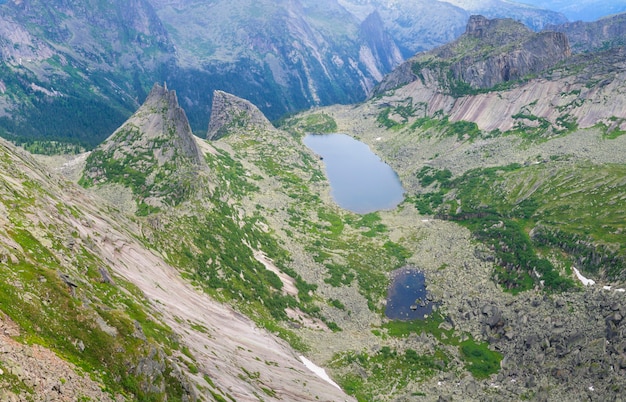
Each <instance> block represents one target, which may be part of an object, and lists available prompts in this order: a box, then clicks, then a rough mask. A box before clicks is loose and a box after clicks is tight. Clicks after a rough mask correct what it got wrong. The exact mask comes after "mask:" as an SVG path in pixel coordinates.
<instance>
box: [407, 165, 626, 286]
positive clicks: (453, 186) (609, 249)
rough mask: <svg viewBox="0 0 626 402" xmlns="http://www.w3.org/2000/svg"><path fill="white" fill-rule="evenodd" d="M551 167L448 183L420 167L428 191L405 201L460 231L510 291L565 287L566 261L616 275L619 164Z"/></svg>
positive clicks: (507, 169)
mask: <svg viewBox="0 0 626 402" xmlns="http://www.w3.org/2000/svg"><path fill="white" fill-rule="evenodd" d="M552 163H555V164H557V165H556V166H555V167H550V166H545V164H536V165H530V166H526V167H523V166H521V165H509V166H504V167H495V168H486V169H475V170H470V171H468V172H466V173H465V174H463V175H462V176H460V177H457V178H454V179H451V178H450V175H449V173H448V172H445V171H436V170H434V169H432V168H428V167H425V168H423V169H422V170H420V172H418V173H417V177H418V178H419V179H420V182H421V184H422V185H426V186H432V190H431V191H430V192H425V193H423V194H418V195H416V196H415V197H413V198H412V201H413V202H414V203H415V206H416V207H417V208H418V210H419V211H420V212H421V213H428V214H436V215H437V216H440V217H442V218H445V219H450V220H455V221H458V222H459V223H461V224H463V225H465V226H467V227H468V228H469V229H470V230H471V231H472V233H473V234H474V236H475V237H476V238H477V239H478V240H480V241H481V242H482V243H483V244H485V245H486V246H487V247H488V248H489V249H490V250H491V253H492V254H493V256H494V257H495V260H496V263H497V265H498V268H497V269H496V271H495V272H494V279H495V280H496V281H497V282H498V283H500V284H501V285H502V286H503V287H504V288H505V289H507V290H509V291H511V292H513V293H517V292H520V291H524V290H527V289H531V288H533V287H535V286H538V285H539V283H540V282H541V283H542V286H543V287H544V288H545V289H546V290H548V291H564V290H569V289H572V288H573V287H574V282H573V280H572V279H571V277H568V276H564V272H568V270H569V267H570V266H571V264H572V263H575V264H576V265H577V266H579V267H580V268H582V269H583V270H584V271H586V272H588V273H593V274H599V275H606V276H607V277H609V278H618V277H621V275H622V274H623V273H622V272H620V271H621V269H620V266H624V260H625V259H624V258H625V257H624V256H625V254H626V250H624V246H623V241H622V240H620V239H619V237H620V236H619V235H618V233H620V230H621V229H619V228H620V227H623V224H620V223H618V222H620V220H621V219H624V212H623V208H622V207H623V206H624V205H623V201H621V200H620V196H619V195H618V193H619V191H618V190H617V188H618V187H619V185H617V182H618V181H619V179H618V178H619V177H620V175H621V174H624V173H623V167H621V166H611V165H605V166H592V165H585V164H583V165H575V166H570V165H566V166H563V167H560V165H559V162H558V161H554V162H552ZM555 168H556V169H557V170H556V173H554V170H552V169H555ZM549 172H552V173H549ZM575 177H576V179H574V178H575ZM599 183H603V184H602V186H600V185H599ZM591 189H593V191H591ZM565 194H566V195H567V196H564V195H565ZM546 199H550V200H551V202H550V203H545V202H544V200H546ZM622 222H624V221H622ZM539 223H541V224H540V225H539ZM533 228H535V230H534V231H533V235H532V236H530V232H531V229H533ZM616 247H617V249H616ZM562 255H567V256H571V257H570V258H569V259H566V260H562V258H561V257H559V256H562ZM557 261H561V262H559V263H558V264H557ZM555 264H557V265H555Z"/></svg>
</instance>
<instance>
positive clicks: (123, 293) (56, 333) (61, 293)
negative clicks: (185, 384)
mask: <svg viewBox="0 0 626 402" xmlns="http://www.w3.org/2000/svg"><path fill="white" fill-rule="evenodd" d="M8 234H9V235H10V237H11V238H12V239H13V241H15V243H16V244H18V245H19V247H21V249H23V250H24V253H23V254H21V253H20V254H18V255H17V258H18V260H17V261H15V262H11V261H9V262H8V264H7V265H5V268H6V269H3V270H2V271H1V272H0V306H2V311H3V312H4V313H6V314H7V315H8V316H9V317H11V318H12V319H13V320H14V321H15V322H16V323H17V324H18V325H19V326H20V330H21V337H20V338H21V340H22V341H24V342H27V343H36V344H40V345H43V346H45V347H47V348H50V349H52V350H53V351H55V352H56V353H58V354H59V355H60V356H61V357H63V358H64V359H67V360H68V361H70V362H72V363H74V364H76V365H77V366H78V367H80V368H81V369H83V370H85V371H86V372H89V373H101V374H100V375H99V376H98V378H99V380H100V381H103V382H104V384H105V386H106V388H107V390H108V391H109V392H112V393H121V394H124V395H128V396H131V395H132V396H133V397H134V398H137V399H142V400H160V399H161V398H162V397H163V395H165V394H167V395H168V396H171V397H173V398H176V397H177V396H178V397H179V398H180V397H181V396H182V392H183V390H182V386H181V385H180V384H179V383H178V382H177V380H175V379H174V378H173V377H171V376H170V375H169V373H170V372H171V371H172V370H173V369H172V367H171V364H170V363H168V362H167V359H165V352H167V351H168V350H172V349H177V348H178V344H177V342H176V341H175V340H174V339H175V338H174V336H173V333H172V331H171V329H169V328H168V327H166V326H164V325H162V324H160V323H158V321H157V320H155V319H154V317H152V316H150V315H148V314H147V313H146V310H147V307H146V306H144V305H143V304H141V303H144V302H145V301H143V299H141V298H136V296H135V295H139V294H140V292H139V291H138V290H137V289H136V288H134V287H133V286H132V285H131V284H130V283H127V282H125V281H124V280H123V279H121V278H116V286H113V285H110V284H107V283H104V282H102V280H101V274H100V272H99V269H100V267H101V266H103V262H102V261H100V260H98V259H97V258H96V257H95V256H94V255H93V254H91V253H90V252H89V251H88V250H87V249H85V248H83V247H81V249H80V250H75V251H73V252H72V253H69V252H68V251H69V250H65V252H66V253H67V255H70V254H71V255H72V258H73V260H74V263H75V264H76V265H80V266H82V267H84V269H85V270H86V275H87V277H86V281H83V280H81V281H77V282H76V283H75V282H71V283H72V284H71V285H70V284H69V283H70V282H66V279H64V278H68V277H71V274H70V275H66V274H65V273H63V271H64V270H65V268H64V266H63V265H62V264H61V262H60V261H58V260H57V259H56V258H55V257H54V254H53V252H52V251H51V249H49V248H48V246H44V245H43V244H42V243H41V242H40V241H39V240H38V239H37V238H36V237H35V236H33V235H32V234H31V232H30V231H29V230H28V229H26V228H19V227H17V228H16V229H15V230H13V231H9V232H8ZM52 240H53V243H52V247H54V249H55V251H56V250H59V249H63V246H62V245H61V243H60V242H57V241H56V238H54V237H52ZM69 281H74V279H69ZM18 284H19V285H18ZM82 300H91V301H95V300H98V303H94V304H86V303H84V302H83V301H82ZM98 320H103V322H106V325H107V326H108V327H109V328H112V330H113V331H115V332H114V333H111V329H109V330H106V331H105V329H104V328H103V327H102V326H101V325H100V324H98V323H97V322H98ZM138 328H139V329H138ZM138 330H139V331H142V334H143V335H144V336H145V337H144V338H143V340H142V337H138V336H135V335H136V333H137V331H138ZM151 351H153V352H154V351H156V353H153V354H152V355H151V356H153V357H152V359H154V360H155V361H157V362H160V364H161V363H162V364H163V367H164V371H163V372H162V373H161V374H156V373H155V375H154V376H153V377H151V378H150V379H148V378H146V377H144V375H143V374H141V373H140V372H138V371H137V372H136V371H134V369H133V368H134V367H136V366H137V365H138V364H139V360H140V359H143V358H145V356H148V355H149V354H150V353H151ZM155 383H162V384H163V385H164V394H160V393H156V394H155V393H154V391H150V389H152V388H151V386H148V384H150V385H152V384H155Z"/></svg>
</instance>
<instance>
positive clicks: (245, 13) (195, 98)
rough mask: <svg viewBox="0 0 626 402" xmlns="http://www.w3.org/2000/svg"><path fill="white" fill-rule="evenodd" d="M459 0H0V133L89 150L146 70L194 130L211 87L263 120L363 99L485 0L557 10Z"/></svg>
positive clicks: (546, 16) (530, 13) (202, 123)
mask: <svg viewBox="0 0 626 402" xmlns="http://www.w3.org/2000/svg"><path fill="white" fill-rule="evenodd" d="M464 4H465V3H463V4H460V6H461V7H465V8H459V7H457V6H454V5H451V4H449V3H447V2H439V1H436V2H431V3H428V4H426V3H423V2H416V1H406V2H400V3H398V2H381V1H371V2H369V1H368V2H354V1H341V2H339V1H337V0H324V1H323V2H319V1H310V0H298V1H278V2H276V1H256V2H254V5H253V6H252V5H251V3H250V2H249V1H244V0H235V1H232V0H231V1H223V0H220V1H212V2H209V1H196V0H185V1H169V0H138V1H133V2H130V3H129V2H121V1H114V2H108V3H106V4H105V3H102V2H97V1H91V2H87V3H81V4H78V3H75V2H67V1H62V0H54V1H48V2H41V1H38V0H23V1H6V2H3V3H2V4H0V18H1V19H2V21H1V24H0V26H1V28H0V38H1V40H0V43H1V44H0V50H1V52H2V63H1V64H0V111H1V112H0V135H2V136H3V137H5V138H9V139H11V140H13V141H17V142H18V143H22V144H27V146H28V147H29V149H31V150H33V151H36V152H39V153H42V152H43V153H60V152H64V151H70V150H72V151H80V150H81V149H92V148H93V147H95V146H96V145H98V144H100V143H101V142H102V141H103V140H104V139H105V138H106V137H107V136H108V135H109V134H110V133H111V132H112V131H113V130H114V129H115V128H117V127H119V126H120V125H121V124H122V123H123V122H124V121H125V119H126V118H128V117H129V116H130V115H131V114H132V113H133V112H134V111H135V110H136V108H137V107H138V106H139V105H140V104H141V103H142V102H143V100H144V99H145V97H146V96H147V94H148V92H149V91H150V89H151V86H152V84H153V83H154V82H168V83H169V84H170V86H172V87H175V88H177V91H178V94H179V97H180V100H181V103H182V105H183V106H184V107H185V109H186V111H187V116H188V118H189V121H190V125H191V127H192V128H193V129H194V130H195V131H196V132H198V133H202V132H203V131H204V130H205V129H206V127H207V124H208V119H209V116H210V111H211V105H212V98H211V97H212V94H213V92H214V91H215V90H222V91H226V92H228V93H233V94H235V95H237V96H240V97H243V98H246V99H248V100H250V101H251V102H253V103H254V104H256V105H257V106H258V107H259V109H260V110H261V111H262V112H263V113H264V114H266V115H267V116H268V118H269V119H271V120H275V119H277V118H279V117H281V116H283V115H284V114H286V113H292V112H295V111H297V110H303V109H307V108H310V107H313V106H320V105H328V104H333V103H342V104H346V103H352V102H359V101H362V100H364V99H365V98H366V97H367V95H368V94H369V93H370V91H371V90H372V88H373V87H374V86H375V85H376V84H377V83H378V82H379V81H380V80H381V79H382V77H383V76H384V75H385V74H387V73H389V72H390V71H391V70H392V69H393V68H394V67H395V66H397V65H398V64H400V63H401V62H402V61H403V59H404V58H407V57H410V56H412V55H413V54H414V53H415V52H416V51H421V50H427V49H431V48H433V47H435V46H439V45H442V44H444V43H447V42H449V41H451V40H453V39H455V38H456V37H457V36H458V35H460V34H461V33H462V32H463V28H464V26H465V23H466V21H467V18H468V16H469V15H470V13H475V12H477V11H481V10H485V8H487V9H488V10H485V12H489V10H498V12H501V13H502V15H506V16H508V17H512V18H518V19H520V20H522V21H524V22H525V23H528V24H530V25H531V26H532V27H533V29H540V28H541V27H543V26H544V25H545V24H547V23H550V24H557V23H561V22H564V21H563V20H562V19H561V18H560V16H558V15H556V14H554V13H552V12H548V11H545V10H538V9H529V8H528V7H523V6H519V5H514V4H512V3H509V2H501V3H497V4H496V3H487V2H481V3H480V4H483V5H484V7H483V6H481V7H482V8H481V7H478V5H480V4H478V3H477V4H478V5H476V8H472V9H470V8H467V7H466V6H465V5H464ZM472 4H473V5H474V3H472ZM485 4H488V5H489V7H487V6H486V5H485ZM493 12H496V11H493ZM487 15H490V14H487ZM497 15H500V14H497ZM68 143H69V144H70V145H67V144H68Z"/></svg>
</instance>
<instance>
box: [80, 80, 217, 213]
mask: <svg viewBox="0 0 626 402" xmlns="http://www.w3.org/2000/svg"><path fill="white" fill-rule="evenodd" d="M207 169H208V167H207V165H206V162H205V161H204V158H203V156H202V154H201V152H200V150H199V148H198V145H197V143H196V139H195V137H194V135H193V134H192V132H191V128H190V126H189V122H188V120H187V116H186V115H185V112H184V111H183V109H182V108H181V107H180V106H179V105H178V99H177V97H176V92H175V91H170V90H168V89H167V86H165V85H164V86H160V85H158V84H155V85H154V87H153V88H152V91H151V92H150V94H149V95H148V97H147V98H146V100H145V102H144V103H143V105H142V106H141V107H140V108H139V109H138V110H137V111H136V112H135V114H133V115H132V116H131V117H130V118H129V119H128V120H127V121H126V122H125V123H124V124H123V125H122V126H121V127H120V128H118V129H117V130H116V131H115V132H114V133H113V134H112V135H111V136H110V137H109V138H108V139H107V140H106V141H105V142H104V143H102V144H101V145H100V146H99V147H98V148H96V149H95V150H94V151H93V152H92V153H91V155H90V156H89V157H88V158H87V161H86V166H85V169H84V171H83V179H82V183H83V184H84V185H103V184H111V183H118V184H122V185H124V186H126V187H128V188H130V189H131V190H132V191H133V193H134V196H135V198H136V199H137V200H138V202H139V203H142V202H146V203H148V204H149V205H152V206H155V207H158V206H160V205H161V204H162V203H165V204H177V203H179V202H181V201H182V200H183V199H186V198H188V197H189V196H190V195H191V194H192V193H194V192H195V191H196V190H199V189H200V187H199V185H200V183H199V181H198V180H197V178H198V177H199V175H200V173H201V172H202V171H205V170H207Z"/></svg>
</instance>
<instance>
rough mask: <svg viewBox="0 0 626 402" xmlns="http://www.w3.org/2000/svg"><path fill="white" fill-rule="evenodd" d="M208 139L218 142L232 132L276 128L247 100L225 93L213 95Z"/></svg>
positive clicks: (220, 92)
mask: <svg viewBox="0 0 626 402" xmlns="http://www.w3.org/2000/svg"><path fill="white" fill-rule="evenodd" d="M211 110H212V112H211V120H210V121H209V128H208V130H207V139H208V140H216V139H218V138H220V137H223V136H224V135H226V134H227V133H229V132H231V131H235V130H238V131H244V132H245V131H258V130H262V131H267V130H272V129H273V128H274V126H272V123H270V121H269V120H267V118H266V117H265V115H264V114H263V113H261V111H260V110H259V109H258V108H257V107H256V106H254V105H253V104H252V103H250V102H249V101H247V100H245V99H241V98H238V97H236V96H234V95H231V94H228V93H226V92H224V91H215V92H214V93H213V106H212V107H211Z"/></svg>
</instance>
